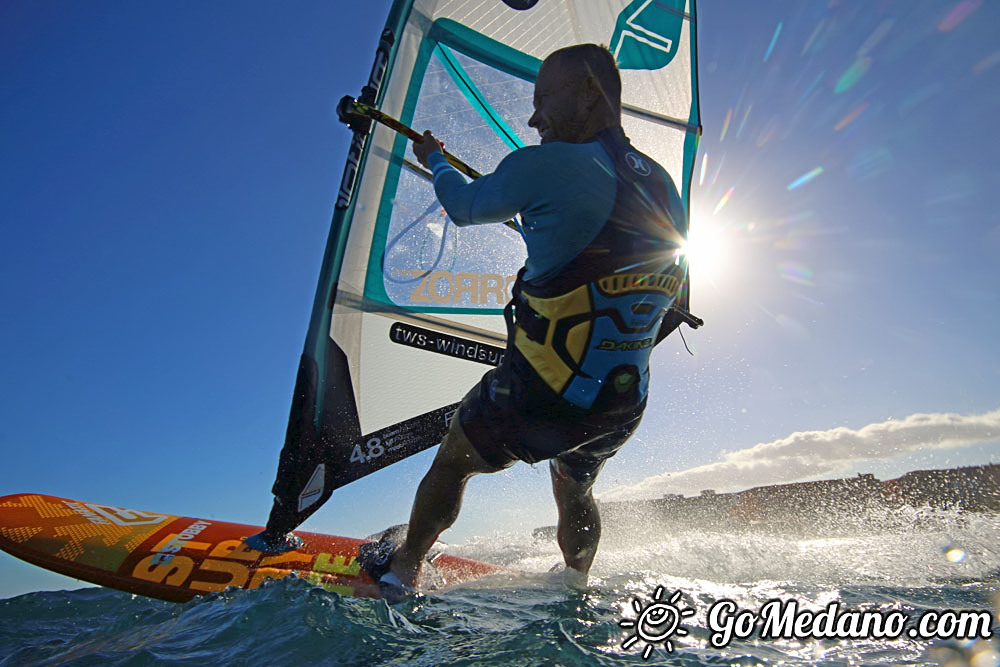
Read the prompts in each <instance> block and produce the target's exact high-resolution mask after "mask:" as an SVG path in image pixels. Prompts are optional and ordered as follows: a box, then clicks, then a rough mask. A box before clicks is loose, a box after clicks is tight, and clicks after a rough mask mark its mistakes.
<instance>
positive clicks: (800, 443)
mask: <svg viewBox="0 0 1000 667" xmlns="http://www.w3.org/2000/svg"><path fill="white" fill-rule="evenodd" d="M996 440H1000V409H997V410H993V411H992V412H987V413H986V414H982V415H958V414H954V413H944V414H915V415H910V416H909V417H906V418H904V419H901V420H890V421H884V422H879V423H877V424H869V425H868V426H865V427H863V428H860V429H850V428H846V427H842V426H841V427H837V428H832V429H829V430H827V431H800V432H798V433H793V434H791V435H789V436H787V437H785V438H782V439H781V440H775V441H773V442H765V443H761V444H758V445H754V446H753V447H749V448H747V449H741V450H738V451H735V452H729V453H727V454H725V455H724V456H723V458H722V460H721V461H717V462H715V463H709V464H707V465H703V466H698V467H696V468H690V469H688V470H682V471H680V472H673V473H663V474H660V475H653V476H652V477H647V478H646V479H644V480H643V481H641V482H639V483H638V484H633V485H632V486H627V487H622V488H619V489H613V490H611V491H608V492H606V493H602V494H601V495H600V499H601V500H604V501H607V500H626V499H633V498H658V497H660V496H662V495H663V494H664V493H683V494H685V495H694V494H697V493H698V492H699V491H701V490H702V489H715V490H716V491H719V492H726V491H739V490H743V489H747V488H751V487H754V486H763V485H766V484H783V483H788V482H796V481H802V480H806V479H813V478H816V477H820V476H829V475H835V474H838V473H843V472H845V471H847V470H849V469H850V468H851V466H852V465H853V464H855V463H859V462H862V461H874V460H880V459H891V458H895V457H897V456H900V455H902V454H907V453H910V452H915V451H919V450H925V449H950V448H955V447H968V446H970V445H976V444H981V443H987V442H992V441H996Z"/></svg>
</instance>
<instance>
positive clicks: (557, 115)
mask: <svg viewBox="0 0 1000 667" xmlns="http://www.w3.org/2000/svg"><path fill="white" fill-rule="evenodd" d="M621 95H622V83H621V77H620V76H619V74H618V67H617V66H616V65H615V59H614V56H612V55H611V52H610V51H608V50H607V49H606V48H604V47H603V46H598V45H597V44H578V45H576V46H567V47H566V48H564V49H559V50H558V51H554V52H553V53H551V54H550V55H549V57H548V58H546V59H545V61H544V62H543V63H542V67H541V69H540V70H538V78H537V79H535V100H534V101H535V113H533V114H532V115H531V118H530V119H529V120H528V125H529V126H531V127H533V128H535V129H536V130H538V134H539V135H541V137H542V143H543V144H545V143H548V142H550V141H566V142H569V143H583V142H585V141H590V140H591V139H592V138H593V136H594V135H595V134H597V133H598V132H600V131H601V130H603V129H605V128H608V127H615V126H617V125H620V124H621Z"/></svg>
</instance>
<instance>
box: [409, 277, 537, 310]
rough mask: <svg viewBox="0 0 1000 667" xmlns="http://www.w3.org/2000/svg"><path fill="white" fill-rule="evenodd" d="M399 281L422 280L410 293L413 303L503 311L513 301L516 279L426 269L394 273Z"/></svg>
mask: <svg viewBox="0 0 1000 667" xmlns="http://www.w3.org/2000/svg"><path fill="white" fill-rule="evenodd" d="M393 275H394V276H396V277H408V278H419V279H420V280H418V281H417V284H416V286H415V287H414V288H413V290H412V291H411V292H410V303H431V304H440V305H444V304H456V305H466V306H470V305H471V306H496V307H497V308H499V307H502V306H503V305H504V304H506V303H507V302H508V301H509V300H510V297H511V286H512V285H513V284H514V281H515V280H517V276H516V275H511V276H502V275H500V274H499V273H452V272H450V271H425V270H423V269H393Z"/></svg>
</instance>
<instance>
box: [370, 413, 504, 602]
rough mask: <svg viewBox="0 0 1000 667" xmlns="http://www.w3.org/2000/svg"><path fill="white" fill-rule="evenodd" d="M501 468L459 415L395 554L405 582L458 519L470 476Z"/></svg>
mask: <svg viewBox="0 0 1000 667" xmlns="http://www.w3.org/2000/svg"><path fill="white" fill-rule="evenodd" d="M499 470H503V468H497V467H496V466H493V465H490V464H489V463H487V462H486V461H484V460H483V457H482V456H480V455H479V452H477V451H476V449H475V447H473V446H472V443H471V442H469V439H468V438H467V437H466V435H465V432H464V431H462V427H461V425H460V424H459V423H458V416H457V415H456V416H455V419H454V421H453V422H452V426H451V429H450V430H449V431H448V433H447V435H446V436H445V438H444V440H443V441H442V442H441V446H440V447H439V448H438V452H437V455H436V456H435V457H434V462H433V463H432V464H431V467H430V470H428V471H427V474H426V475H424V478H423V480H422V481H421V482H420V486H419V487H418V488H417V496H416V498H415V499H414V501H413V509H412V511H411V512H410V525H409V527H408V529H407V532H406V539H405V540H404V541H403V543H402V544H401V545H400V546H399V549H397V550H396V553H395V554H394V555H393V557H392V563H391V565H390V569H391V570H392V572H393V573H394V574H395V575H396V576H397V577H399V580H400V581H401V582H403V584H404V585H406V586H413V585H414V584H415V582H416V581H417V577H418V576H420V567H421V566H422V565H423V562H424V556H426V555H427V552H428V551H430V548H431V546H432V545H433V544H434V542H435V541H436V540H437V538H438V536H439V535H440V534H441V533H442V532H444V531H445V530H447V529H448V528H450V527H451V525H452V524H453V523H455V519H457V518H458V512H459V510H460V509H461V507H462V494H463V492H464V491H465V483H466V482H467V481H469V478H470V477H472V476H473V475H476V474H478V473H481V472H497V471H499Z"/></svg>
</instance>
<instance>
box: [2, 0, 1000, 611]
mask: <svg viewBox="0 0 1000 667" xmlns="http://www.w3.org/2000/svg"><path fill="white" fill-rule="evenodd" d="M389 4H390V3H389V2H388V1H379V2H376V1H372V2H366V3H330V2H322V1H318V0H317V1H315V2H312V1H310V2H306V1H303V2H298V3H285V4H281V5H280V6H279V5H278V4H277V3H265V2H241V3H233V2H217V3H167V2H145V3H111V2H104V1H98V0H92V1H90V2H87V3H72V2H55V1H50V2H45V3H38V2H28V1H14V2H6V3H4V4H3V7H2V8H0V87H2V91H3V98H4V103H3V105H0V155H2V159H0V170H2V173H0V183H2V185H0V218H2V224H0V278H2V279H0V312H2V313H3V326H2V327H0V349H2V352H0V354H2V369H3V382H2V383H0V447H2V452H3V457H4V462H3V465H2V466H0V495H4V494H8V493H16V492H25V491H33V492H39V493H47V494H52V495H57V496H63V497H67V498H75V499H81V500H87V501H93V502H101V503H107V504H113V505H121V506H125V507H131V508H135V509H145V510H152V511H161V512H168V513H173V514H182V515H189V516H198V517H204V518H211V519H217V520H229V521H237V522H243V523H261V522H263V521H264V520H265V519H266V516H267V511H268V509H269V507H270V485H271V483H272V481H273V477H274V471H275V467H276V464H277V456H278V452H279V450H280V447H281V443H282V442H283V439H284V430H285V425H286V419H287V415H288V407H289V404H290V400H291V392H292V384H293V381H294V377H295V370H296V368H297V363H298V357H299V354H300V352H301V347H302V342H303V339H304V336H305V331H306V325H307V322H308V316H309V309H310V307H311V304H312V298H313V293H314V289H315V280H316V277H317V275H318V271H319V265H320V261H321V258H322V252H323V247H324V244H325V240H326V235H327V231H328V226H329V220H330V217H331V214H332V211H333V202H334V199H335V197H336V189H337V186H338V184H339V180H340V174H341V171H342V168H343V163H344V158H345V156H346V152H347V143H348V140H349V138H350V136H349V133H348V131H347V130H346V129H345V128H344V127H343V126H341V125H340V124H339V123H338V122H337V120H336V118H335V115H334V112H333V110H334V106H335V104H336V101H337V100H338V99H339V98H340V97H341V96H342V95H344V94H348V93H351V94H356V93H357V92H358V91H359V89H360V86H361V85H362V84H363V83H364V82H365V81H366V79H367V76H368V71H369V68H370V65H371V59H372V57H373V55H374V49H375V45H376V40H377V36H378V34H379V32H380V30H381V27H382V25H383V22H384V20H385V15H386V13H387V10H388V6H389ZM345 8H349V9H345ZM699 10H700V28H699V39H700V71H701V104H702V120H703V124H704V126H705V133H704V136H703V138H702V144H701V151H702V155H701V156H700V157H699V160H698V164H697V169H696V176H695V187H694V188H693V201H694V213H693V223H692V224H693V225H694V228H695V229H696V230H697V233H698V234H699V237H700V238H699V239H698V241H699V243H701V244H702V245H708V246H709V247H710V248H711V250H706V251H704V252H703V253H702V254H701V256H700V257H701V259H700V261H701V265H700V266H701V269H699V265H698V264H697V263H696V264H695V265H694V266H693V268H692V270H693V274H694V276H695V284H694V296H693V309H694V311H695V313H696V314H698V315H700V316H701V317H703V318H705V320H706V322H707V325H706V326H705V327H704V329H702V330H700V331H698V332H688V333H686V336H687V340H688V343H689V344H690V345H691V347H692V349H693V350H694V351H695V356H693V357H691V356H689V355H688V354H687V353H686V352H685V350H684V348H683V345H682V344H681V341H680V340H679V339H676V340H675V339H674V338H672V339H670V340H668V341H667V342H666V343H664V344H663V345H662V346H661V347H660V348H658V349H657V352H656V354H655V355H654V370H653V384H652V389H651V391H652V394H651V397H652V398H651V400H652V401H655V408H654V409H652V410H650V411H649V413H648V415H647V418H646V419H645V421H644V423H643V426H642V427H641V428H640V431H639V432H638V433H637V435H636V436H635V438H634V439H633V441H632V442H631V443H630V444H629V445H628V446H627V447H626V448H625V449H624V450H623V451H622V452H621V454H620V455H619V456H618V457H616V459H615V460H614V461H613V462H612V463H610V464H608V466H607V467H606V469H605V471H604V473H603V474H602V478H601V480H600V481H599V483H598V487H597V488H598V491H599V493H613V492H614V490H615V489H621V488H628V487H633V486H634V485H636V484H639V483H642V482H643V481H644V480H647V479H648V478H650V477H655V476H657V475H660V474H662V473H668V472H669V473H675V475H674V476H675V477H676V476H677V475H676V473H683V472H685V471H689V470H691V469H699V468H701V467H704V466H708V465H712V464H714V463H718V462H719V461H721V460H722V459H723V457H725V456H726V453H729V454H730V455H732V454H733V453H739V452H742V451H743V450H748V449H750V448H753V447H754V446H755V445H760V444H766V443H778V442H785V441H788V440H789V439H791V440H793V441H797V440H796V438H797V437H798V438H799V439H801V434H803V433H805V432H810V431H818V432H822V433H823V434H825V436H824V437H826V438H827V439H828V440H827V441H828V442H832V441H833V440H835V439H836V437H837V435H838V434H840V435H842V434H843V433H844V432H843V431H837V430H836V429H838V428H839V427H843V428H846V429H848V430H851V431H855V432H863V433H865V434H871V433H875V434H876V435H878V434H880V433H883V432H887V431H889V430H893V429H895V430H894V431H893V432H894V433H895V434H896V436H897V438H896V439H885V438H879V437H876V438H869V439H867V440H866V439H865V438H861V440H862V441H863V442H864V443H866V444H865V446H866V447H870V449H863V448H862V449H860V450H856V451H852V452H851V454H850V455H849V456H846V457H841V458H836V459H834V458H832V457H830V456H829V452H830V448H829V447H827V448H819V449H816V450H815V451H813V452H811V453H809V455H808V456H806V457H805V458H806V459H808V460H807V461H806V463H808V464H809V465H803V466H801V467H800V468H793V467H789V468H788V469H787V475H788V477H787V481H793V480H794V479H800V478H809V477H810V476H820V477H822V476H826V477H839V476H845V475H851V474H855V473H856V472H874V473H876V474H877V475H878V476H880V477H882V478H888V477H892V476H896V475H898V474H902V473H903V472H906V471H907V470H911V469H917V468H931V467H946V466H953V465H969V464H982V463H988V462H990V461H994V462H996V461H1000V445H998V442H997V439H998V438H1000V431H998V430H993V431H990V429H991V428H992V426H991V425H992V424H994V423H995V422H996V419H997V417H996V416H995V415H994V413H995V412H996V411H997V410H998V408H1000V363H998V361H1000V359H998V357H1000V354H998V352H997V346H996V341H997V340H1000V314H998V313H1000V216H998V214H997V210H998V204H1000V195H998V193H1000V168H998V167H997V164H996V161H995V159H994V157H995V155H996V153H997V149H998V148H1000V142H998V140H997V132H996V129H995V119H996V117H997V115H998V112H1000V98H998V97H997V96H996V95H995V93H992V92H991V91H994V90H996V89H997V88H998V87H1000V47H998V46H997V43H996V40H995V38H994V35H993V32H992V28H991V26H995V25H997V24H998V22H1000V7H998V6H997V5H996V4H995V3H988V2H979V1H978V0H962V1H960V2H944V3H940V2H917V3H914V2H909V1H903V0H888V1H879V2H865V3H861V2H839V3H838V2H836V1H834V2H815V3H792V2H778V1H764V2H756V3H714V2H707V1H704V0H703V2H701V3H700V5H699ZM727 119H728V120H727ZM420 129H423V128H420ZM431 129H433V128H431ZM706 156H707V157H706ZM703 166H704V169H702V167H703ZM702 174H703V175H702ZM651 405H654V403H651ZM952 413H953V415H955V416H952V417H939V416H935V415H945V414H952ZM916 414H927V415H931V416H930V417H927V418H926V419H923V418H913V417H912V415H916ZM977 415H978V416H982V415H986V416H985V417H976V416H977ZM984 424H985V425H984ZM865 427H869V430H868V431H864V429H865ZM896 427H898V428H896ZM990 433H992V435H990ZM831 439H832V440H831ZM764 449H767V448H764ZM824 461H825V462H826V463H827V464H828V465H826V466H825V467H824V466H823V465H820V464H821V463H822V462H824ZM428 463H429V453H425V454H422V455H419V456H416V457H413V458H412V459H410V460H408V461H406V462H403V463H400V464H397V465H395V466H393V467H391V468H389V469H387V470H384V471H382V472H380V473H378V474H376V475H373V476H371V477H369V478H367V479H365V480H361V481H359V482H357V483H355V484H353V485H351V486H349V487H347V488H345V489H341V490H339V491H338V492H336V493H335V494H334V496H333V498H332V499H331V500H330V502H329V503H328V504H327V506H326V507H325V508H324V509H322V510H320V511H319V512H318V513H317V514H316V515H315V516H314V517H313V518H311V519H310V520H309V521H308V522H307V523H306V524H305V526H304V528H306V529H309V530H315V531H321V532H331V533H337V534H346V535H363V534H367V533H370V532H374V531H376V530H378V529H381V528H383V527H385V526H386V525H388V524H389V523H391V522H399V521H402V520H405V518H406V516H407V514H408V511H409V505H410V502H411V500H412V495H413V492H414V490H415V488H416V484H417V482H418V481H419V479H420V476H421V475H422V473H423V471H424V469H425V468H426V466H427V465H428ZM758 463H759V462H758ZM810 466H811V467H810ZM764 467H767V466H764ZM758 468H759V469H762V468H761V467H760V466H758ZM768 469H769V470H772V474H778V475H779V476H780V474H781V470H783V469H782V468H781V467H780V466H778V467H777V468H775V467H774V466H771V467H770V468H768ZM774 470H778V473H773V471H774ZM730 472H731V471H730ZM705 479H706V477H705V476H704V475H702V476H697V475H695V476H693V477H692V480H693V481H692V484H694V483H697V484H701V483H702V482H703V481H704V480H705ZM708 479H713V478H712V477H711V476H709V477H708ZM714 479H716V480H717V481H718V482H719V483H718V484H715V486H717V487H718V489H719V490H723V489H726V488H730V486H727V485H731V484H732V483H733V482H732V481H731V478H730V477H726V476H725V475H724V474H722V472H721V471H720V472H719V474H718V475H717V476H716V477H715V478H714ZM741 479H743V480H745V484H746V486H752V485H753V484H754V483H755V481H757V480H756V478H754V477H753V475H750V474H747V473H746V470H744V471H743V473H742V476H741ZM761 480H762V481H768V482H770V481H773V480H771V479H769V478H767V479H765V478H761ZM666 490H669V488H667V487H663V488H660V487H657V492H663V491H666ZM682 490H685V491H689V490H688V489H686V488H683V489H682ZM554 517H555V511H554V508H553V507H552V503H551V500H549V489H548V473H547V470H546V468H545V466H537V467H535V468H531V467H528V466H524V465H521V466H518V467H516V468H514V469H513V470H511V471H508V472H505V473H502V474H499V475H496V476H493V477H491V478H477V479H476V480H474V481H473V482H472V483H470V486H469V493H468V496H467V502H466V505H465V509H464V512H463V516H462V518H461V519H460V520H459V523H458V524H457V525H456V527H455V529H454V530H453V532H452V533H451V534H450V535H446V536H445V537H446V539H451V540H452V541H461V540H463V539H467V538H468V537H471V536H473V535H479V534H487V533H491V532H493V531H496V530H501V531H517V530H522V531H523V530H525V529H526V528H525V527H527V529H530V528H531V527H534V526H536V525H543V524H546V523H551V522H552V521H553V520H554ZM75 585H77V583H76V582H74V581H73V580H70V579H66V578H63V577H59V576H58V575H51V574H48V573H45V572H43V571H42V570H40V569H38V568H35V567H32V566H29V565H26V564H23V563H21V562H20V561H17V560H16V559H13V558H11V557H9V556H7V555H5V554H3V555H0V598H3V597H9V596H11V595H15V594H18V593H21V592H25V591H30V590H38V589H52V588H65V587H73V586H75Z"/></svg>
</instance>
